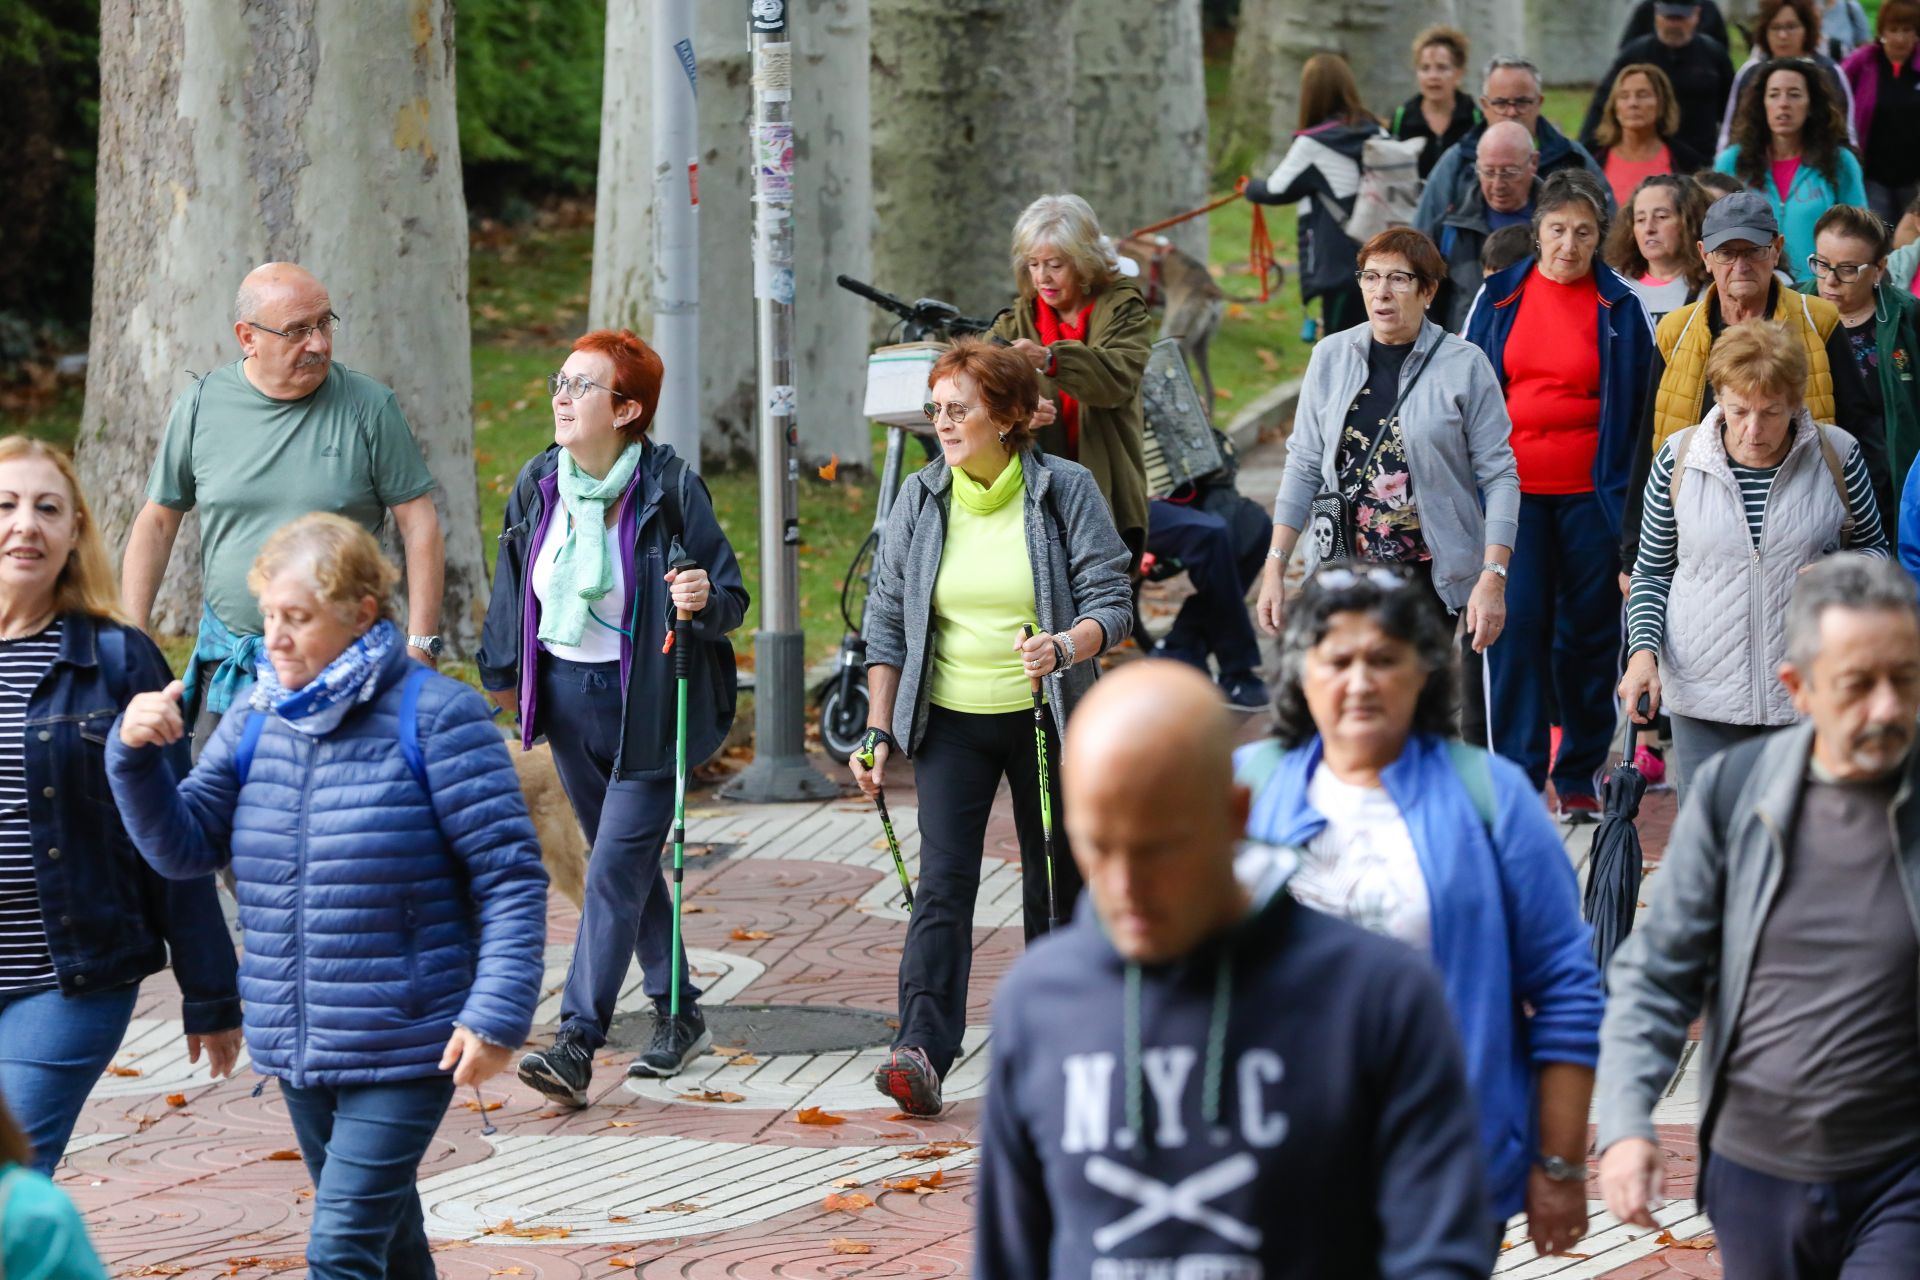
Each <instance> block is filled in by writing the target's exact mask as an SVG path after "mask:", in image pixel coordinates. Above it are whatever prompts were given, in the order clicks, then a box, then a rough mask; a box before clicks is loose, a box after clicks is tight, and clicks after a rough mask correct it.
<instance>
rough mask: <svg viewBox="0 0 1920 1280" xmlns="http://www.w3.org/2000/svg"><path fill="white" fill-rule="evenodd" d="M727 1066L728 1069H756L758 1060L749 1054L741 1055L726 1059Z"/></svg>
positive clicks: (758, 1063)
mask: <svg viewBox="0 0 1920 1280" xmlns="http://www.w3.org/2000/svg"><path fill="white" fill-rule="evenodd" d="M727 1065H728V1066H730V1067H757V1066H759V1065H760V1059H758V1058H756V1057H754V1056H753V1055H752V1054H750V1053H743V1054H740V1055H739V1056H738V1057H734V1058H728V1059H727Z"/></svg>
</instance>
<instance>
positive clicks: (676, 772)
mask: <svg viewBox="0 0 1920 1280" xmlns="http://www.w3.org/2000/svg"><path fill="white" fill-rule="evenodd" d="M673 549H674V550H675V551H676V552H678V554H677V555H675V556H674V558H673V564H672V565H671V566H670V567H671V568H672V569H673V570H674V572H675V573H679V572H681V571H682V570H686V569H694V568H698V567H699V566H697V565H695V564H694V562H693V557H691V556H689V555H688V554H687V553H686V552H685V551H684V550H681V549H680V547H679V545H678V540H677V539H676V540H675V546H674V548H673ZM692 621H693V614H692V612H691V611H689V610H686V609H675V610H674V611H673V629H672V630H670V631H668V632H667V641H666V644H664V645H663V646H662V647H661V650H660V651H661V652H662V653H665V652H667V651H668V650H672V652H673V678H674V680H673V682H674V685H675V689H674V743H673V958H672V960H671V965H672V969H673V986H672V996H671V997H670V999H669V1000H668V1003H667V1013H668V1016H670V1017H674V1018H677V1017H679V1016H680V964H681V948H682V947H684V946H685V945H686V944H685V942H684V941H683V940H682V938H681V937H680V906H681V885H682V884H683V882H684V881H685V879H686V874H687V681H688V680H690V679H691V678H692V677H693V650H692V648H691V647H690V645H689V641H688V639H687V637H688V633H689V631H690V629H691V624H692Z"/></svg>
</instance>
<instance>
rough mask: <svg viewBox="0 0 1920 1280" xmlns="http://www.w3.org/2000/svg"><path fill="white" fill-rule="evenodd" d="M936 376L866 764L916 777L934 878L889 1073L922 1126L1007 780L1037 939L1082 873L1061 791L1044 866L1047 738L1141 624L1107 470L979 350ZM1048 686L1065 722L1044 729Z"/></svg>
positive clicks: (935, 1095) (891, 543)
mask: <svg viewBox="0 0 1920 1280" xmlns="http://www.w3.org/2000/svg"><path fill="white" fill-rule="evenodd" d="M931 381H932V384H933V386H932V390H931V391H930V393H929V403H928V405H927V410H928V417H929V418H931V419H932V421H933V424H934V428H935V430H936V432H937V434H938V436H939V440H940V449H941V456H940V457H939V458H936V459H935V460H934V461H932V462H930V463H928V464H927V465H926V466H925V467H923V468H922V469H921V470H920V471H918V472H917V473H915V474H914V475H912V476H909V477H908V478H907V482H906V483H905V484H904V485H903V486H901V490H900V496H899V498H898V499H896V500H895V502H894V505H893V510H892V513H891V514H890V515H889V516H888V517H887V527H886V529H885V530H884V531H883V532H882V534H881V538H880V548H879V551H878V552H877V553H876V554H875V556H874V565H873V588H872V592H871V594H870V595H869V596H868V599H867V615H866V640H867V688H868V697H869V706H870V708H871V710H870V713H869V718H868V724H869V725H870V726H871V727H870V728H869V729H868V730H867V737H866V740H865V742H864V743H863V744H862V747H861V749H860V750H859V751H856V752H855V753H854V756H853V759H852V761H851V767H852V769H853V778H854V781H855V782H857V783H858V784H859V785H860V787H861V789H862V790H864V791H865V792H866V793H867V794H868V795H873V794H875V793H877V792H878V791H879V789H880V786H881V783H882V780H883V777H884V773H885V770H886V764H887V757H888V755H889V753H890V752H892V751H895V750H903V751H905V753H906V754H907V755H908V756H910V757H912V759H913V761H914V765H915V769H914V782H915V786H916V788H917V790H918V794H919V802H920V804H919V810H920V883H919V887H918V889H917V891H916V893H915V894H914V899H913V905H912V915H911V917H910V919H909V922H908V924H907V941H906V947H905V949H904V950H903V952H902V954H901V957H900V1029H899V1031H898V1032H897V1033H896V1034H895V1036H894V1043H893V1051H892V1053H890V1054H889V1055H888V1057H887V1061H886V1062H885V1063H884V1064H883V1065H882V1066H881V1067H880V1069H879V1071H878V1072H877V1073H876V1074H875V1077H874V1083H875V1085H876V1087H877V1088H878V1089H879V1090H880V1092H881V1093H884V1094H886V1095H887V1096H888V1097H890V1098H892V1099H893V1100H894V1101H895V1102H896V1103H897V1104H898V1105H899V1106H900V1108H901V1110H903V1111H905V1112H907V1113H908V1114H910V1115H937V1114H939V1112H940V1107H941V1096H940V1080H941V1077H943V1076H944V1075H945V1074H946V1073H947V1071H948V1069H949V1068H950V1067H951V1066H952V1065H953V1060H954V1058H955V1057H957V1056H958V1055H959V1052H960V1040H961V1037H962V1035H963V1034H965V1032H966V1012H967V1008H966V1006H967V977H968V972H969V967H970V964H971V962H972V958H973V933H972V930H973V905H974V899H975V897H976V895H977V894H978V892H979V888H980V870H981V858H982V855H983V853H984V852H985V847H986V836H987V818H988V815H989V813H990V812H991V810H992V809H993V798H994V794H995V792H996V791H998V790H999V787H1000V780H1001V778H1002V777H1005V779H1006V780H1007V785H1008V787H1009V789H1010V790H1011V792H1012V794H1013V818H1014V826H1015V829H1016V830H1017V831H1018V833H1019V837H1020V861H1021V889H1022V893H1021V896H1022V899H1023V902H1024V905H1025V924H1026V934H1027V937H1028V939H1029V940H1031V939H1032V938H1033V937H1034V936H1035V935H1036V934H1039V933H1043V932H1045V931H1046V930H1047V928H1048V927H1050V925H1051V924H1052V921H1053V920H1054V919H1060V920H1064V919H1066V918H1067V917H1068V916H1070V915H1071V913H1072V910H1073V900H1074V897H1075V895H1076V894H1077V893H1078V892H1079V889H1080V877H1079V874H1078V873H1077V872H1076V871H1075V869H1074V865H1073V859H1072V856H1071V854H1070V852H1069V851H1068V849H1067V842H1066V836H1065V833H1064V830H1063V828H1062V825H1061V814H1060V803H1059V800H1058V798H1057V797H1055V798H1053V799H1052V801H1051V804H1052V825H1053V844H1054V849H1053V857H1052V859H1051V860H1050V859H1049V858H1048V857H1047V849H1046V842H1045V838H1044V835H1043V822H1042V807H1043V805H1044V804H1046V803H1047V800H1046V799H1045V798H1044V797H1043V795H1042V785H1043V781H1044V780H1043V778H1042V775H1041V774H1040V770H1039V766H1038V762H1037V760H1036V758H1035V741H1034V739H1035V734H1036V732H1038V733H1041V734H1044V736H1045V739H1046V750H1047V756H1048V759H1049V760H1050V761H1051V762H1053V764H1054V766H1055V767H1056V768H1057V766H1058V762H1059V759H1060V755H1059V752H1060V746H1059V744H1060V740H1061V738H1062V737H1063V736H1064V734H1065V732H1066V727H1067V716H1068V714H1069V713H1070V712H1071V711H1072V710H1073V704H1074V702H1075V701H1076V700H1077V699H1078V698H1079V697H1080V695H1082V694H1083V693H1085V692H1086V691H1087V689H1088V688H1089V687H1090V686H1091V685H1092V684H1093V681H1094V677H1095V676H1096V675H1097V674H1098V671H1099V666H1098V664H1097V663H1096V662H1095V659H1096V658H1097V657H1098V656H1099V655H1100V654H1101V653H1102V652H1104V651H1105V650H1106V649H1108V648H1110V647H1111V646H1113V645H1114V644H1117V643H1119V642H1120V641H1121V640H1123V639H1125V638H1126V636H1127V633H1128V631H1129V630H1130V629H1131V628H1132V625H1133V595H1132V591H1131V588H1130V585H1129V583H1128V581H1127V564H1128V561H1129V559H1130V556H1129V553H1128V551H1127V547H1126V544H1125V543H1123V542H1122V541H1121V540H1120V534H1119V532H1118V531H1117V530H1116V529H1115V528H1114V524H1113V516H1112V515H1111V514H1110V512H1109V511H1108V508H1107V502H1106V499H1105V498H1103V497H1102V496H1101V494H1100V488H1099V486H1098V485H1097V484H1096V483H1095V482H1094V478H1093V475H1092V473H1091V472H1089V471H1088V470H1087V469H1086V468H1085V467H1083V466H1080V465H1079V464H1078V463H1073V462H1068V461H1066V460H1065V459H1063V458H1052V457H1048V456H1047V455H1045V454H1043V453H1040V452H1039V451H1038V450H1036V449H1034V448H1032V440H1033V421H1032V420H1033V417H1034V413H1035V410H1036V408H1037V406H1038V404H1039V397H1040V383H1039V379H1038V377H1037V375H1036V374H1035V373H1034V369H1033V366H1032V364H1030V363H1029V362H1028V361H1027V360H1025V359H1024V358H1022V357H1021V356H1020V355H1019V354H1018V353H1016V352H1013V351H1011V350H1008V349H1005V348H998V347H992V346H989V345H987V344H986V343H984V342H980V341H978V340H973V339H968V340H963V341H961V342H958V343H956V344H955V345H954V347H953V349H952V350H950V351H948V352H947V353H946V354H945V355H943V356H942V357H941V358H940V360H939V361H938V363H936V364H935V365H934V367H933V374H932V378H931ZM1023 627H1032V628H1033V631H1034V634H1033V635H1032V637H1031V638H1025V639H1023V638H1022V628H1023ZM1034 682H1038V683H1040V684H1041V686H1042V687H1043V689H1044V693H1045V696H1046V699H1047V702H1048V703H1049V709H1050V712H1051V714H1049V715H1046V716H1044V717H1042V718H1041V720H1040V723H1039V724H1038V725H1036V723H1035V717H1034V714H1033V704H1032V701H1031V695H1030V692H1029V690H1030V689H1031V687H1032V684H1033V683H1034ZM863 757H864V758H869V759H871V761H872V763H871V764H870V765H868V764H865V763H863ZM1049 790H1050V788H1049ZM1050 901H1051V902H1052V904H1053V913H1052V918H1051V919H1050V918H1049V912H1048V905H1049V902H1050Z"/></svg>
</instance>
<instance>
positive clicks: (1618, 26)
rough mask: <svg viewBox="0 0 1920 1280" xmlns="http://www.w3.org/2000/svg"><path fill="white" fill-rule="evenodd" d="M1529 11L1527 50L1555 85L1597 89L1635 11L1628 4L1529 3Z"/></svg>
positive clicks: (1595, 0) (1612, 0) (1608, 0)
mask: <svg viewBox="0 0 1920 1280" xmlns="http://www.w3.org/2000/svg"><path fill="white" fill-rule="evenodd" d="M1525 5H1526V9H1525V22H1526V46H1527V48H1528V49H1530V50H1532V58H1533V61H1534V64H1535V65H1536V66H1538V67H1539V68H1540V74H1541V76H1542V78H1544V79H1545V80H1546V82H1547V83H1548V84H1550V85H1568V84H1592V83H1593V82H1594V78H1595V77H1596V76H1598V75H1599V74H1600V73H1601V72H1603V71H1605V70H1606V67H1607V63H1608V62H1610V61H1612V58H1613V50H1614V45H1615V42H1616V41H1618V40H1619V39H1620V33H1621V32H1622V31H1624V30H1625V29H1626V26H1627V15H1628V14H1629V13H1630V12H1632V9H1633V5H1632V4H1631V3H1630V2H1627V0H1587V2H1586V3H1584V4H1567V3H1565V0H1525ZM1596 52H1598V53H1604V55H1605V56H1604V57H1597V56H1596Z"/></svg>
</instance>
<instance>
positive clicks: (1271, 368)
mask: <svg viewBox="0 0 1920 1280" xmlns="http://www.w3.org/2000/svg"><path fill="white" fill-rule="evenodd" d="M1253 354H1254V355H1256V356H1258V357H1260V367H1261V368H1262V369H1265V370H1266V371H1267V372H1268V373H1278V372H1280V357H1279V356H1277V355H1275V354H1273V352H1271V351H1269V350H1267V349H1266V348H1265V347H1261V348H1259V349H1258V350H1256V351H1255V352H1254V353H1253Z"/></svg>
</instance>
